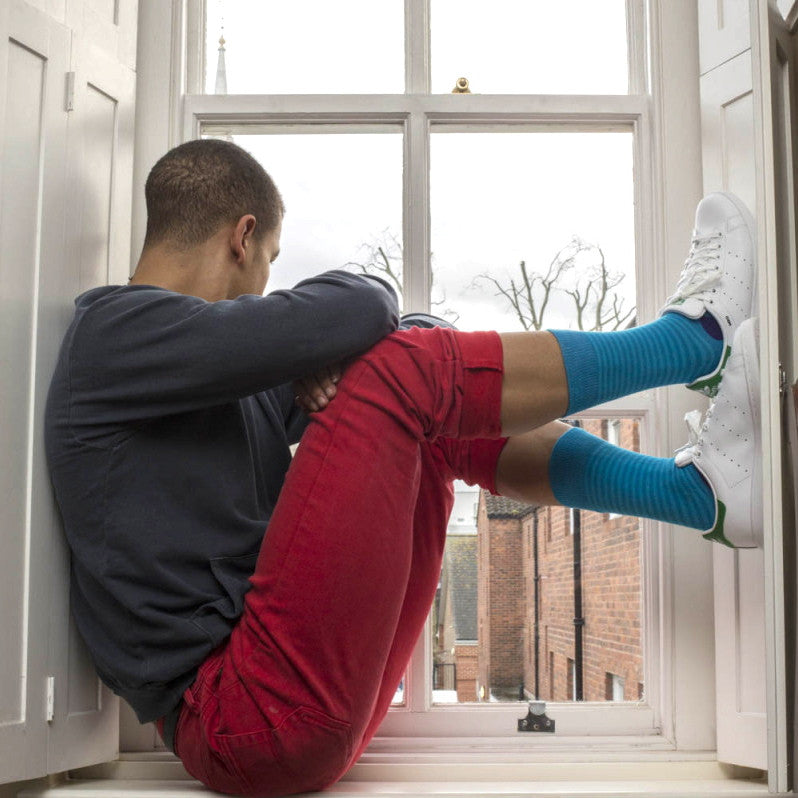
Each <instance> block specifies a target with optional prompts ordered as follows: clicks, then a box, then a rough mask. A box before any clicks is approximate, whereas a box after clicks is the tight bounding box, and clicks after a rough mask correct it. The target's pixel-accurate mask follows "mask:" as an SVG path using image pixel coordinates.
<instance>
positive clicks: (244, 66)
mask: <svg viewBox="0 0 798 798" xmlns="http://www.w3.org/2000/svg"><path fill="white" fill-rule="evenodd" d="M222 36H223V37H224V41H225V43H224V55H223V63H224V70H223V71H224V73H225V75H226V78H225V81H223V82H222V83H221V85H219V86H218V88H217V77H218V75H219V71H220V70H219V66H220V64H219V56H220V46H219V39H220V37H222ZM205 37H206V38H205V92H206V93H207V94H224V93H229V94H291V93H297V94H328V93H336V92H337V93H343V94H352V93H381V94H395V93H401V92H403V91H404V4H403V3H402V0H380V2H379V3H375V2H372V1H371V0H336V2H334V3H331V2H329V0H292V1H291V2H285V0H280V1H279V2H278V0H208V2H207V12H206V20H205Z"/></svg>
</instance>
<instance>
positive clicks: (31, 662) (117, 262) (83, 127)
mask: <svg viewBox="0 0 798 798" xmlns="http://www.w3.org/2000/svg"><path fill="white" fill-rule="evenodd" d="M47 12H52V13H51V14H49V15H48V13H47ZM53 15H55V18H54V16H53ZM135 32H136V2H135V0H85V1H84V0H79V1H78V0H66V2H64V3H60V4H54V3H50V2H44V0H33V2H24V0H3V2H0V143H1V144H2V155H0V308H2V313H0V407H2V408H3V423H2V424H0V458H2V463H1V464H0V497H2V501H0V613H2V615H1V616H0V618H1V619H2V630H3V641H2V645H0V781H3V782H6V781H18V780H23V779H29V778H34V777H38V776H42V775H45V774H46V773H53V772H58V771H61V770H65V769H67V768H73V767H78V766H81V765H88V764H93V763H96V762H99V761H102V760H105V759H111V758H113V757H114V756H115V754H116V751H117V748H118V702H117V701H116V699H114V698H113V697H112V696H111V695H110V693H109V692H108V691H107V690H106V689H105V688H103V687H102V686H101V685H100V683H99V681H98V679H97V677H96V674H95V672H94V668H93V667H92V665H91V662H90V660H89V657H88V655H87V653H86V650H85V647H84V646H83V644H82V642H81V641H80V639H79V637H78V635H77V634H76V632H75V629H74V626H73V625H72V623H71V621H70V618H69V556H68V552H67V550H66V546H65V543H64V538H63V533H62V530H61V528H60V520H59V516H58V512H57V509H56V507H55V503H54V500H53V496H52V491H51V487H50V480H49V476H48V473H47V467H46V462H45V457H44V446H43V415H44V404H45V399H46V394H47V388H48V385H49V381H50V375H51V373H52V369H53V365H54V362H55V358H56V355H57V351H58V347H59V345H60V342H61V338H62V336H63V333H64V331H65V330H66V326H67V324H68V323H69V319H70V317H71V315H72V312H73V307H74V306H73V300H74V297H75V295H76V294H77V293H78V292H79V291H80V290H83V289H85V288H86V287H88V285H89V284H90V283H92V284H96V283H97V282H100V283H102V282H107V281H108V280H109V279H112V280H113V281H118V282H124V281H125V279H126V278H127V274H128V265H129V262H130V194H131V182H132V152H133V108H134V86H135V73H134V71H133V70H134V66H135V64H134V58H135Z"/></svg>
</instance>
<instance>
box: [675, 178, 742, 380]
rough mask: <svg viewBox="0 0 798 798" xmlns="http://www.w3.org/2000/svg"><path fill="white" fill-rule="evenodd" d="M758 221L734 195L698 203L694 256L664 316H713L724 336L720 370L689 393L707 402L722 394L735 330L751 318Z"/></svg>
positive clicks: (688, 261)
mask: <svg viewBox="0 0 798 798" xmlns="http://www.w3.org/2000/svg"><path fill="white" fill-rule="evenodd" d="M754 239H755V226H754V219H753V217H752V216H751V214H750V213H749V211H748V209H747V208H746V207H745V205H744V204H743V202H742V201H741V200H740V199H738V198H737V197H735V196H734V194H723V193H717V194H709V195H708V196H706V197H704V199H702V200H701V202H699V203H698V207H697V208H696V212H695V231H694V232H693V240H692V242H691V244H690V253H689V255H688V256H687V260H686V261H685V262H684V268H683V269H682V273H681V275H680V277H679V282H678V283H677V285H676V291H675V292H674V293H673V295H672V296H670V297H668V299H667V301H666V302H665V305H664V307H663V308H662V309H661V310H660V315H662V314H663V313H667V312H673V313H681V314H682V315H683V316H687V317H688V318H691V319H698V318H701V316H703V315H704V313H706V312H709V313H711V314H712V315H713V316H714V317H715V319H716V320H717V322H718V324H719V325H720V329H721V330H722V332H723V355H722V356H721V359H720V361H719V363H718V365H717V367H716V368H715V369H714V370H713V371H711V372H709V373H708V374H705V375H704V376H703V377H700V378H699V379H697V380H696V381H695V382H691V383H690V384H689V385H688V386H687V387H688V388H690V389H692V390H694V391H700V392H701V393H704V394H706V395H707V396H715V394H716V393H717V392H718V386H719V385H720V381H721V378H722V376H723V369H724V368H725V366H726V361H727V360H728V358H729V354H730V353H731V343H732V340H733V338H734V333H735V330H736V329H737V328H738V327H739V326H740V324H742V322H743V321H745V319H747V318H749V317H750V316H751V315H752V313H753V307H754V285H755V274H754V246H755V244H754Z"/></svg>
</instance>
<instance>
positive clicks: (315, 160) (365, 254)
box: [231, 130, 403, 298]
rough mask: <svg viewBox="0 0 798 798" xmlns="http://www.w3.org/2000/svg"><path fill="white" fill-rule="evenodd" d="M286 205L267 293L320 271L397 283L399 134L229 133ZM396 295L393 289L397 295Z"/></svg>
mask: <svg viewBox="0 0 798 798" xmlns="http://www.w3.org/2000/svg"><path fill="white" fill-rule="evenodd" d="M231 138H232V140H233V141H234V142H235V143H236V144H239V145H240V146H242V147H244V149H246V150H248V151H249V152H250V153H252V155H253V156H254V157H255V158H257V159H258V161H259V162H260V163H261V164H262V165H263V167H264V168H265V169H266V171H267V172H268V173H269V174H270V175H271V177H272V179H273V180H274V182H275V183H276V184H277V187H278V188H279V190H280V193H281V194H282V197H283V201H284V202H285V206H286V214H285V219H284V220H283V231H282V238H281V246H280V256H279V258H278V259H277V260H276V261H275V263H274V264H273V265H272V269H271V277H270V279H269V285H268V288H267V292H268V291H272V290H275V289H278V288H290V287H291V286H293V285H295V284H296V283H297V282H299V281H300V280H303V279H305V278H306V277H311V276H312V275H314V274H319V273H320V272H323V271H326V270H327V269H347V270H349V271H353V272H356V273H358V272H363V271H365V272H371V273H374V274H378V275H380V276H382V277H384V278H385V279H386V280H388V281H389V282H391V283H392V284H393V285H394V287H395V288H396V289H397V293H400V292H399V289H400V287H401V280H402V233H401V231H402V157H403V152H402V134H401V132H400V131H396V132H393V130H392V131H391V132H390V133H318V134H315V133H311V134H281V133H273V134H263V135H252V134H242V135H234V136H232V137H231ZM400 298H401V293H400Z"/></svg>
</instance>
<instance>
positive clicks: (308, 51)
mask: <svg viewBox="0 0 798 798" xmlns="http://www.w3.org/2000/svg"><path fill="white" fill-rule="evenodd" d="M624 5H625V4H624V2H623V0H567V2H566V0H560V1H559V2H556V3H554V2H551V1H550V0H491V2H489V3H488V2H484V1H483V2H475V1H474V0H432V37H431V47H432V64H433V86H432V90H433V92H449V91H450V90H451V88H452V86H453V85H454V81H455V80H456V78H457V77H460V76H466V77H468V78H469V80H470V83H471V87H472V90H474V91H476V92H480V91H481V92H504V93H514V92H561V93H573V92H578V93H590V92H606V93H623V92H625V91H626V90H627V81H626V72H627V66H626V44H625V33H626V26H625V17H624ZM222 28H223V30H224V37H225V39H226V53H225V57H226V65H227V84H228V93H258V92H276V93H283V92H314V93H315V92H324V93H326V92H334V91H340V92H388V93H392V92H402V91H403V89H404V87H403V79H404V65H403V63H404V62H403V59H404V54H403V41H402V37H403V3H402V0H380V2H374V0H336V2H334V3H333V2H330V0H294V2H291V3H285V2H274V1H273V0H259V2H257V3H253V2H246V0H208V24H207V48H208V70H207V72H208V76H207V81H206V85H207V90H208V91H210V92H212V91H213V87H214V80H215V74H216V62H217V48H218V39H219V36H220V34H221V32H222ZM235 140H236V141H237V142H238V143H240V144H241V145H242V146H244V147H245V148H246V149H248V150H249V151H250V152H252V153H253V155H255V156H256V157H257V158H258V159H259V160H260V161H261V162H262V163H263V165H264V166H265V168H266V169H267V171H269V172H270V174H271V175H272V176H273V178H274V179H275V181H276V182H277V185H278V186H279V187H280V190H281V191H282V193H283V196H284V199H285V202H286V206H287V215H286V218H285V222H284V232H283V242H282V253H283V254H281V256H280V258H279V260H278V262H277V263H276V264H275V267H274V269H273V277H272V282H271V283H270V286H269V288H270V289H272V290H273V289H274V288H280V287H288V286H290V285H293V284H294V283H295V282H296V281H297V280H299V279H301V278H302V277H306V276H309V275H311V274H314V273H317V272H319V271H322V270H324V269H328V268H338V267H341V266H343V265H344V264H345V263H347V262H349V261H358V260H363V258H364V257H365V256H366V254H367V250H368V245H369V244H373V243H383V242H385V241H386V240H390V237H391V236H395V237H398V238H399V239H401V230H402V221H401V219H402V216H401V214H402V207H401V196H402V137H401V132H400V131H399V129H397V131H396V132H395V133H385V134H371V133H369V134H333V135H329V134H328V135H324V134H312V135H311V134H304V135H302V134H295V135H257V136H253V135H247V136H237V137H235ZM431 170H432V171H431V187H432V204H431V217H432V253H433V255H432V257H433V260H432V262H433V270H434V272H435V288H434V292H433V300H434V301H437V302H438V303H440V304H436V306H435V308H434V310H436V311H437V312H443V311H444V310H445V311H450V312H453V313H456V314H458V316H459V320H458V326H460V327H461V328H462V329H480V328H485V327H493V328H497V329H505V330H509V329H517V328H518V326H519V325H518V322H517V321H516V320H515V319H514V317H513V315H512V312H511V311H509V309H508V306H507V304H506V302H505V301H504V300H503V299H500V298H497V297H495V296H494V293H495V290H494V289H492V288H491V287H490V286H489V285H488V284H486V283H484V282H482V283H480V282H479V280H478V279H477V280H476V281H475V278H477V277H478V275H479V274H481V273H484V272H488V273H490V274H492V275H494V276H495V277H497V278H498V279H500V280H501V281H502V282H503V283H507V282H509V279H510V277H511V276H512V277H515V276H516V275H517V274H518V263H519V261H521V260H525V261H526V263H527V266H528V267H529V268H530V269H531V270H535V269H545V268H546V267H547V266H548V264H549V262H550V261H551V259H552V258H553V257H554V255H555V254H556V253H557V252H558V251H559V250H560V249H561V248H562V247H564V246H566V245H567V244H568V242H569V241H570V240H571V238H572V236H574V235H576V236H580V237H581V238H583V239H585V240H586V241H588V242H589V243H591V244H594V245H596V246H599V247H601V249H602V251H603V252H604V255H605V258H606V262H607V264H608V265H609V267H610V269H611V270H613V271H619V272H623V273H625V274H626V275H627V277H626V278H625V280H624V282H623V283H622V286H621V288H622V289H623V293H624V295H625V297H626V303H627V306H631V305H632V304H633V303H634V299H633V296H634V229H633V183H632V179H633V176H632V137H631V134H630V133H528V132H527V133H518V132H506V133H443V132H441V133H433V135H432V152H431ZM364 245H365V246H364ZM589 260H590V259H586V260H585V265H586V266H589V265H590V262H589ZM572 319H573V313H572V311H571V309H570V307H569V306H568V305H567V304H563V303H560V304H559V305H557V304H555V305H554V306H553V307H552V310H551V314H550V316H549V317H548V319H547V325H546V326H549V327H553V326H570V324H571V322H572Z"/></svg>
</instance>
